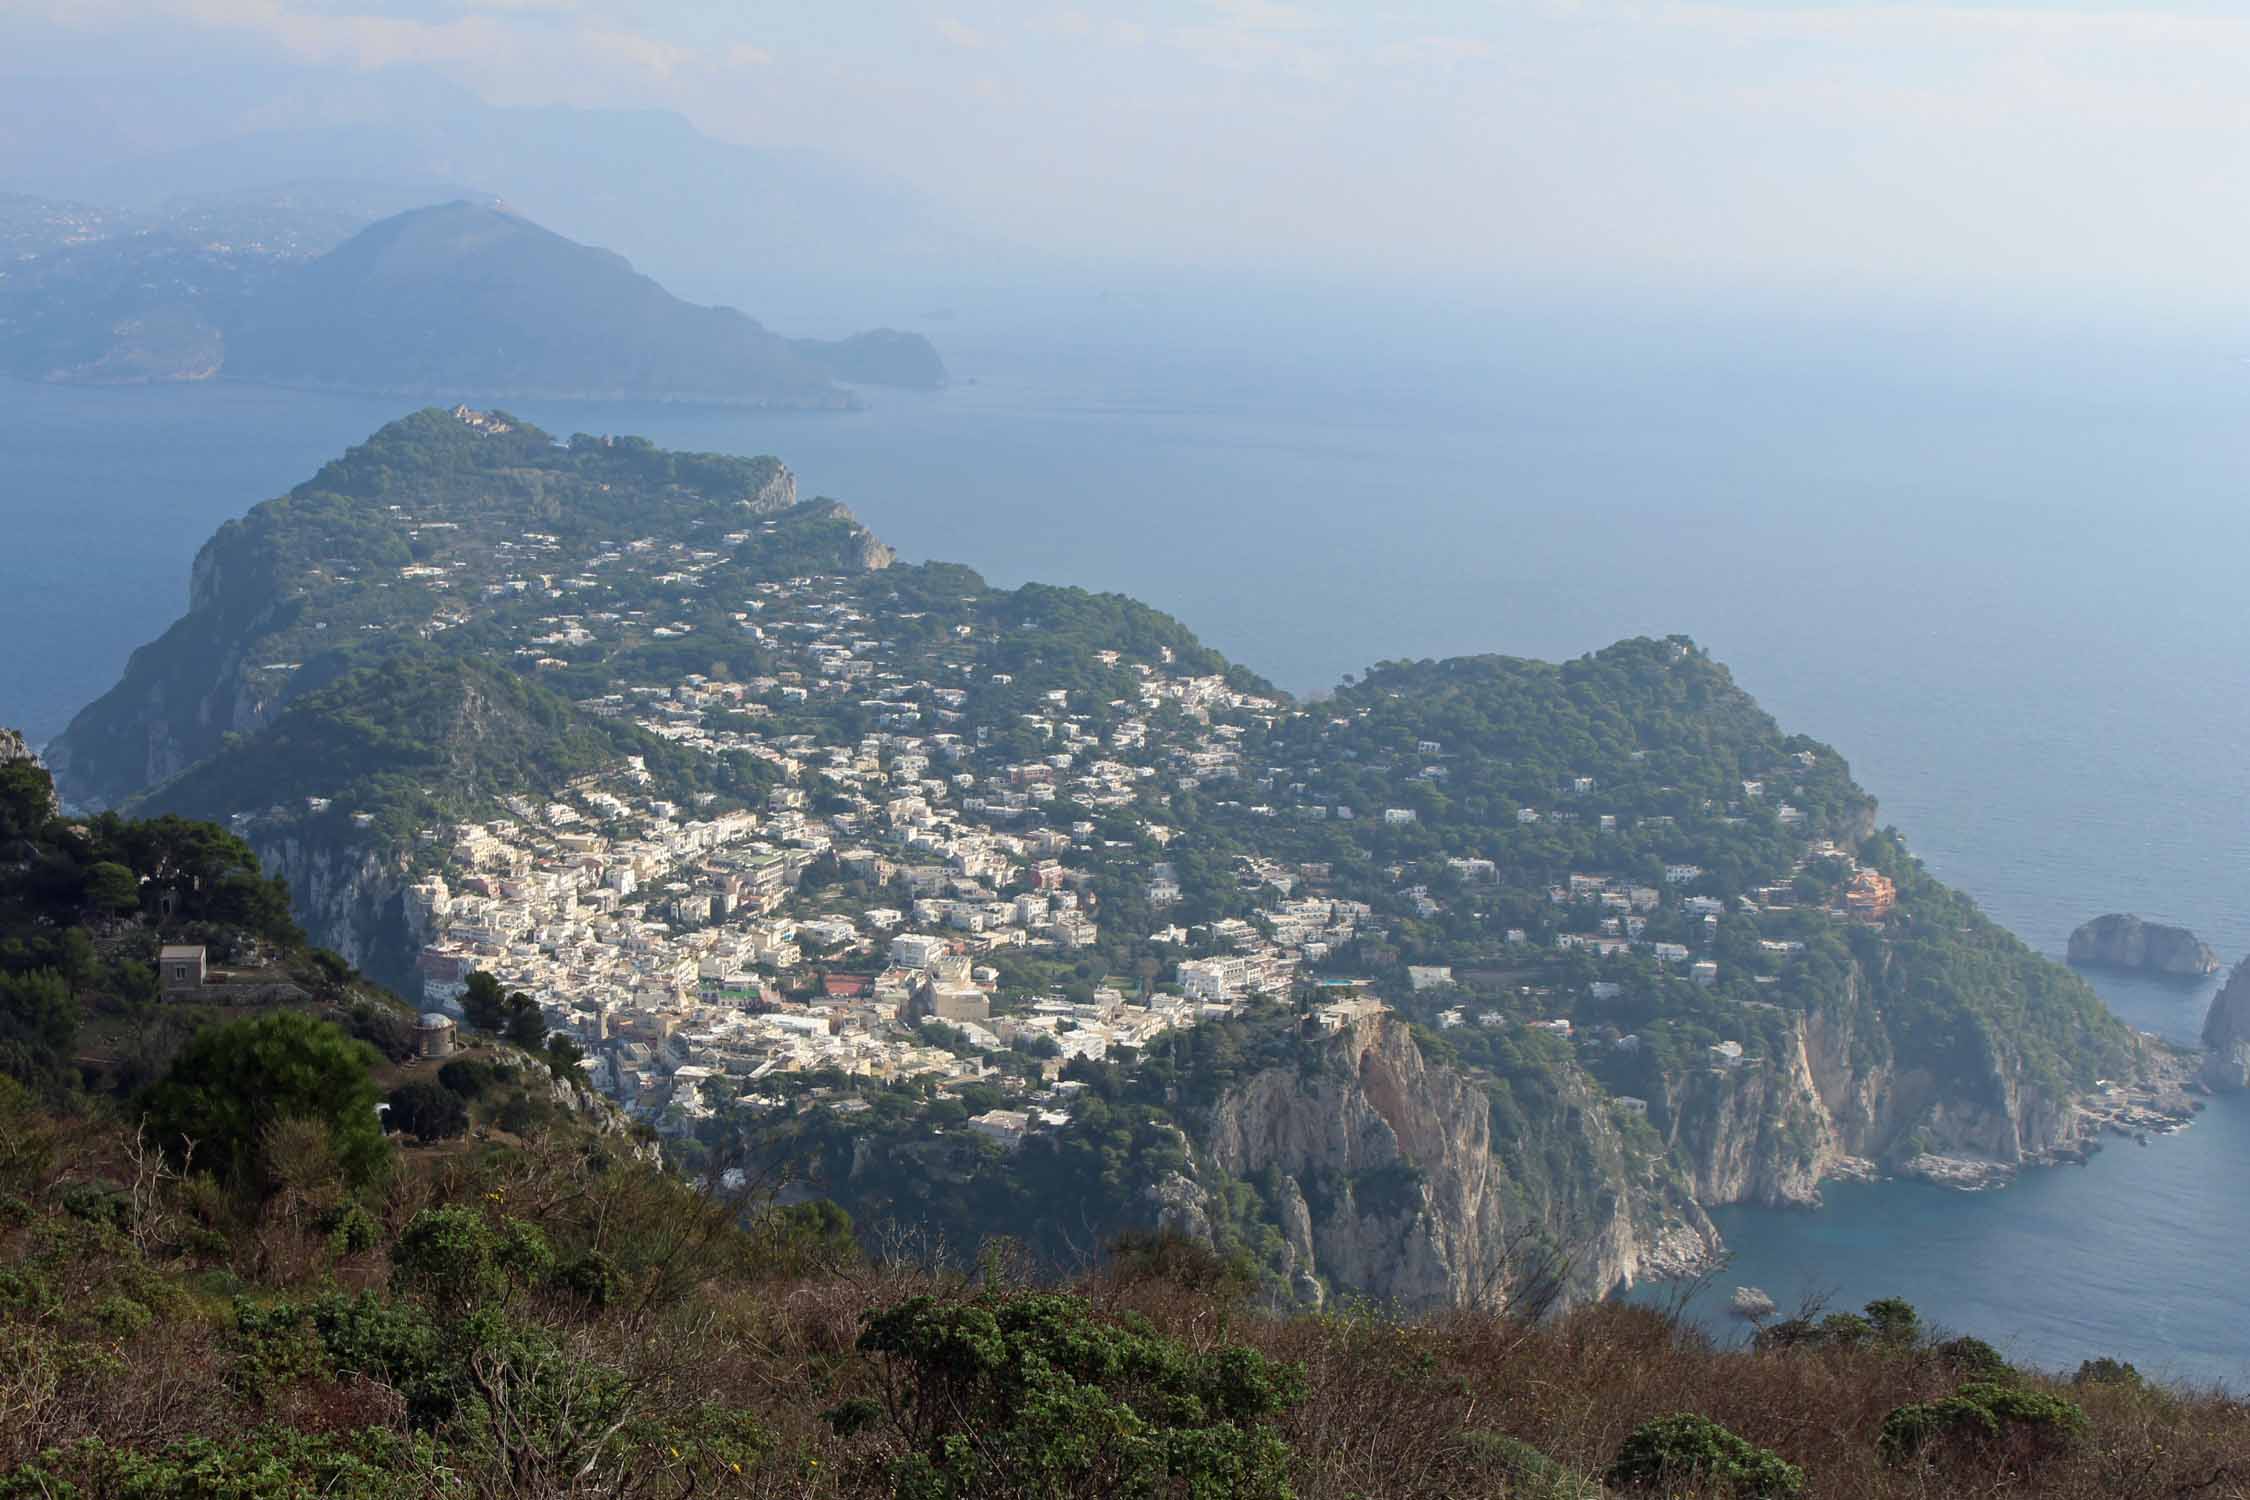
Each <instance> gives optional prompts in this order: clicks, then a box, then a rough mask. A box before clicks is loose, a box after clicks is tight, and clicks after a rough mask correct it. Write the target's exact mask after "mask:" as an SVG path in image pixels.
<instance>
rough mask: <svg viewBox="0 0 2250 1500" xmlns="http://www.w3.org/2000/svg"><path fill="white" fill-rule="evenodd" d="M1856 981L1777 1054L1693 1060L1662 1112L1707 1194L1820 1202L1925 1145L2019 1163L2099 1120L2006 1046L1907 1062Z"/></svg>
mask: <svg viewBox="0 0 2250 1500" xmlns="http://www.w3.org/2000/svg"><path fill="white" fill-rule="evenodd" d="M1867 988H1868V987H1867V985H1866V984H1865V982H1864V981H1863V980H1861V979H1859V978H1858V977H1856V976H1855V977H1854V979H1853V980H1852V982H1851V983H1850V984H1849V985H1848V986H1847V988H1846V990H1845V994H1844V996H1843V998H1842V999H1841V1000H1839V1001H1836V1002H1832V1003H1830V1004H1828V1005H1825V1006H1823V1007H1822V1008H1820V1009H1817V1010H1812V1011H1806V1012H1802V1013H1799V1014H1796V1015H1793V1016H1791V1017H1790V1018H1789V1021H1788V1023H1787V1025H1786V1027H1785V1028H1784V1029H1783V1030H1781V1032H1780V1033H1779V1037H1778V1045H1776V1046H1775V1047H1774V1048H1773V1049H1772V1052H1771V1055H1770V1056H1759V1057H1750V1058H1746V1059H1745V1060H1744V1061H1743V1062H1742V1063H1740V1064H1738V1065H1734V1066H1713V1067H1705V1068H1696V1069H1691V1070H1688V1071H1686V1072H1685V1073H1683V1074H1682V1075H1681V1076H1680V1077H1678V1078H1677V1079H1676V1080H1674V1081H1673V1082H1672V1085H1671V1086H1670V1088H1669V1089H1668V1090H1667V1097H1666V1098H1665V1100H1664V1101H1663V1102H1664V1105H1665V1110H1664V1112H1663V1114H1662V1116H1661V1119H1660V1123H1661V1124H1662V1126H1663V1128H1664V1131H1665V1137H1666V1141H1667V1144H1668V1145H1669V1146H1670V1147H1671V1149H1672V1154H1673V1159H1674V1160H1675V1161H1676V1162H1677V1163H1678V1165H1679V1168H1680V1170H1681V1171H1682V1173H1684V1174H1685V1176H1686V1178H1687V1180H1688V1182H1689V1184H1690V1185H1691V1187H1692V1189H1693V1191H1694V1194H1695V1197H1696V1199H1697V1201H1698V1202H1700V1203H1702V1204H1704V1205H1706V1206H1716V1205H1719V1204H1726V1203H1758V1204H1766V1205H1777V1204H1815V1203H1818V1202H1819V1201H1820V1184H1821V1182H1822V1181H1823V1180H1825V1179H1828V1178H1831V1177H1836V1176H1858V1175H1863V1174H1865V1173H1866V1172H1868V1171H1870V1170H1872V1169H1873V1168H1875V1167H1877V1166H1883V1167H1894V1168H1895V1167H1901V1166H1904V1165H1905V1164H1906V1163H1907V1162H1908V1161H1910V1160H1911V1159H1913V1158H1915V1157H1918V1156H1921V1155H1923V1154H1925V1153H1929V1154H1935V1155H1939V1156H1946V1157H1965V1158H1969V1159H1972V1160H1975V1161H1978V1162H1983V1163H1989V1164H1991V1165H1992V1166H1993V1167H1995V1168H2014V1167H2019V1166H2023V1165H2026V1164H2029V1163H2034V1162H2040V1161H2047V1160H2053V1159H2056V1158H2057V1157H2060V1156H2067V1155H2069V1154H2071V1152H2072V1150H2073V1148H2074V1147H2075V1146H2076V1145H2077V1143H2078V1142H2079V1141H2080V1140H2081V1139H2082V1138H2083V1137H2084V1136H2085V1135H2086V1133H2087V1130H2088V1127H2087V1125H2086V1124H2085V1122H2084V1121H2083V1120H2082V1119H2081V1117H2080V1115H2079V1112H2078V1110H2077V1109H2076V1108H2075V1095H2074V1093H2073V1091H2071V1090H2069V1089H2067V1088H2065V1089H2057V1088H2053V1087H2050V1086H2048V1085H2046V1084H2043V1083H2040V1082H2037V1081H2034V1079H2033V1078H2032V1076H2031V1074H2030V1070H2028V1069H2027V1068H2026V1067H2025V1066H2024V1063H2023V1059H2022V1058H2021V1057H2020V1056H2017V1055H2015V1054H2014V1053H2013V1052H2012V1051H2011V1050H2010V1049H2009V1048H2008V1047H2007V1046H2006V1045H2005V1044H2003V1045H2001V1046H1999V1047H1995V1048H1988V1049H1986V1050H1984V1051H1982V1052H1981V1053H1980V1054H1979V1055H1978V1056H1977V1057H1975V1058H1974V1059H1973V1060H1971V1059H1951V1060H1949V1062H1950V1066H1948V1068H1947V1070H1946V1072H1945V1073H1944V1074H1943V1075H1941V1074H1940V1073H1939V1072H1938V1071H1937V1070H1936V1069H1935V1068H1934V1067H1933V1066H1931V1065H1930V1064H1929V1063H1928V1062H1903V1061H1902V1060H1901V1058H1900V1056H1899V1052H1898V1049H1897V1047H1896V1044H1895V1043H1894V1042H1893V1041H1892V1039H1891V1037H1890V1035H1889V1034H1888V1032H1887V1031H1886V1030H1885V1029H1884V1025H1883V1018H1882V1015H1881V1014H1880V1012H1879V1011H1878V1010H1877V1008H1876V1007H1875V1006H1874V1005H1873V1004H1872V1003H1870V1002H1869V1001H1868V999H1867V998H1866V995H1867Z"/></svg>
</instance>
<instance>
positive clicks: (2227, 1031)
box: [2201, 963, 2250, 1093]
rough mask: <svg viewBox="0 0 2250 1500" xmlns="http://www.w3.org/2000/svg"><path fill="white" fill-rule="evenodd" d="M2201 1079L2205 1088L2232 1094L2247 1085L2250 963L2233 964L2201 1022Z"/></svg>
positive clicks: (2249, 1069)
mask: <svg viewBox="0 0 2250 1500" xmlns="http://www.w3.org/2000/svg"><path fill="white" fill-rule="evenodd" d="M2203 1046H2204V1048H2205V1051H2204V1056H2203V1071H2202V1075H2201V1076H2202V1079H2203V1084H2204V1086H2205V1087H2206V1088H2212V1089H2219V1090H2223V1091H2225V1092H2227V1093H2234V1092H2237V1091H2239V1090H2242V1089H2246V1088H2250V963H2241V964H2236V965H2235V966H2234V972H2233V973H2232V974H2230V975H2228V976H2227V982H2226V984H2225V985H2224V986H2223V987H2222V988H2221V989H2220V990H2219V993H2218V994H2217V995H2216V996H2214V997H2213V998H2212V1001H2211V1013H2210V1014H2209V1015H2208V1016H2206V1017H2205V1018H2204V1021H2203Z"/></svg>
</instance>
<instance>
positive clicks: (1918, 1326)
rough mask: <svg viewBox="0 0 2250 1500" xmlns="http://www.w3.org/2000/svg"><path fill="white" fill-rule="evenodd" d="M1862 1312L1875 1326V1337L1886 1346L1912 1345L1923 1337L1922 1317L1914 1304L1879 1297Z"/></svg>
mask: <svg viewBox="0 0 2250 1500" xmlns="http://www.w3.org/2000/svg"><path fill="white" fill-rule="evenodd" d="M1861 1311H1863V1312H1865V1313H1866V1314H1867V1321H1868V1322H1869V1323H1871V1324H1873V1325H1874V1328H1875V1337H1877V1338H1879V1339H1881V1340H1882V1341H1883V1342H1884V1343H1886V1344H1911V1343H1913V1342H1914V1341H1915V1340H1916V1339H1918V1338H1920V1337H1921V1336H1922V1315H1921V1314H1920V1313H1918V1312H1916V1311H1915V1310H1914V1304H1913V1303H1911V1302H1907V1301H1903V1300H1901V1299H1900V1298H1897V1297H1879V1298H1877V1299H1876V1300H1875V1301H1873V1302H1870V1303H1868V1304H1867V1306H1866V1307H1864V1308H1862V1309H1861Z"/></svg>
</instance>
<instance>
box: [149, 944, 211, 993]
mask: <svg viewBox="0 0 2250 1500" xmlns="http://www.w3.org/2000/svg"><path fill="white" fill-rule="evenodd" d="M208 973H209V970H208V966H207V965H206V964H205V962H204V956H203V947H202V945H201V944H192V945H191V944H187V943H167V944H165V945H164V947H163V949H162V951H160V952H159V953H158V954H157V956H156V975H157V979H156V985H157V992H158V993H159V994H161V995H162V996H163V997H164V998H165V999H167V1000H173V999H178V998H181V997H182V996H186V995H192V994H194V993H195V992H196V991H197V990H200V989H202V988H203V981H204V979H205V978H206V977H208Z"/></svg>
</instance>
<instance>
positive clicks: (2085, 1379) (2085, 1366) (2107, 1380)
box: [2070, 1355, 2145, 1386]
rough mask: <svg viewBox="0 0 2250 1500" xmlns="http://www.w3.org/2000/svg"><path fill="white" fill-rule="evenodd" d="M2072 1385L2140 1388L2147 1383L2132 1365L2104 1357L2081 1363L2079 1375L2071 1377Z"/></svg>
mask: <svg viewBox="0 0 2250 1500" xmlns="http://www.w3.org/2000/svg"><path fill="white" fill-rule="evenodd" d="M2070 1383H2071V1384H2072V1385H2126V1386H2138V1385H2142V1384H2144V1383H2145V1382H2143V1381H2142V1379H2141V1372H2140V1371H2138V1370H2136V1369H2134V1368H2133V1367H2132V1366H2131V1365H2129V1364H2126V1363H2125V1362H2124V1361H2122V1360H2116V1359H2111V1358H2109V1357H2108V1356H2107V1355H2104V1356H2103V1357H2102V1358H2100V1359H2089V1360H2086V1361H2084V1362H2083V1363H2081V1364H2080V1365H2079V1366H2078V1373H2077V1374H2075V1375H2073V1376H2071V1377H2070Z"/></svg>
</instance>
